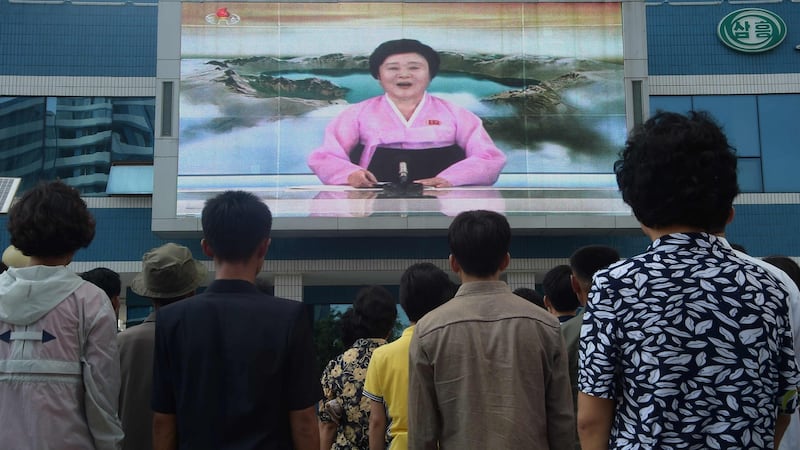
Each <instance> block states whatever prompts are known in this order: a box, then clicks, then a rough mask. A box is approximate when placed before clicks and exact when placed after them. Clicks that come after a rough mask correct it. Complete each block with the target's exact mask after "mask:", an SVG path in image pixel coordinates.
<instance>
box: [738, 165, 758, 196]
mask: <svg viewBox="0 0 800 450" xmlns="http://www.w3.org/2000/svg"><path fill="white" fill-rule="evenodd" d="M737 163H738V165H737V167H736V169H737V170H736V173H737V175H738V178H739V191H740V192H764V178H763V177H762V175H761V173H762V170H763V169H762V167H761V158H739V161H738V162H737Z"/></svg>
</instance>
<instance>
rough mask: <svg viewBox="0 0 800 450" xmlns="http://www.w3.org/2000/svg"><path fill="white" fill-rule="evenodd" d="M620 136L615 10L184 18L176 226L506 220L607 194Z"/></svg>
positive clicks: (477, 8)
mask: <svg viewBox="0 0 800 450" xmlns="http://www.w3.org/2000/svg"><path fill="white" fill-rule="evenodd" d="M418 44H419V45H418ZM376 49H377V50H376ZM430 51H433V54H432V53H431V52H430ZM371 56H372V58H371ZM437 66H438V67H437ZM625 128H626V121H625V98H624V86H623V49H622V11H621V4H620V3H402V2H376V3H364V2H354V3H348V2H340V3H296V2H292V3H251V2H247V3H237V2H217V3H214V2H205V3H190V2H184V3H183V4H182V18H181V80H180V135H179V153H178V203H179V205H178V215H181V214H192V213H193V212H196V211H195V210H196V209H197V202H198V201H200V200H202V199H203V198H205V197H207V196H208V195H209V193H212V192H217V191H221V190H225V189H246V190H251V191H253V192H258V193H260V195H261V196H262V198H264V199H265V201H266V202H267V203H268V204H270V206H271V208H272V210H273V213H274V214H275V215H276V216H278V217H281V216H287V217H305V216H334V217H337V216H354V215H355V216H358V215H370V214H373V213H389V214H391V213H394V212H400V213H408V212H409V211H410V212H419V213H421V214H422V213H430V212H433V213H443V214H447V215H451V214H454V213H457V212H459V210H460V209H462V210H463V209H474V207H475V206H486V208H487V209H495V210H501V211H504V210H508V208H509V207H508V205H507V204H505V203H504V199H507V198H520V197H526V196H527V197H530V196H531V194H530V193H529V192H530V191H542V190H547V189H573V188H585V187H587V186H588V187H592V188H601V189H602V188H609V189H610V188H613V187H614V185H613V175H611V174H612V166H613V162H614V160H615V159H617V155H618V152H619V149H620V148H621V147H622V145H623V143H624V139H625V131H626V130H625ZM587 180H590V181H587ZM447 198H449V199H450V200H452V201H451V202H449V203H448V204H445V203H443V202H442V201H441V200H442V199H447ZM430 199H438V200H440V201H439V202H430V201H429V200H430ZM193 202H195V203H194V206H192V205H193ZM482 202H484V203H485V205H484V204H483V203H482ZM437 205H438V206H437Z"/></svg>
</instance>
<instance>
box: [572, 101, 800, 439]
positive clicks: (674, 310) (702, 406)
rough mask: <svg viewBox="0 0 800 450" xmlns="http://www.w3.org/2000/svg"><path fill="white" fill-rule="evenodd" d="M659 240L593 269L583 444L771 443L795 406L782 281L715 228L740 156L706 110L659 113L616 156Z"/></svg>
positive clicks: (727, 207)
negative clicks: (741, 253)
mask: <svg viewBox="0 0 800 450" xmlns="http://www.w3.org/2000/svg"><path fill="white" fill-rule="evenodd" d="M615 172H616V175H617V182H618V184H619V188H620V191H621V192H622V198H623V200H625V202H626V203H627V204H629V205H630V206H631V208H632V209H633V212H634V214H635V215H636V218H637V219H638V220H639V222H640V223H641V226H642V229H643V230H644V232H645V234H646V235H647V236H648V237H649V238H651V239H652V241H653V243H652V244H651V245H650V247H649V248H648V249H647V251H646V252H645V253H643V254H641V255H638V256H635V257H633V258H630V259H627V260H623V261H620V262H618V263H616V264H613V265H611V266H610V267H609V268H608V269H606V270H603V271H600V272H598V273H597V274H596V275H595V278H594V284H593V286H592V290H591V293H590V296H589V303H588V306H587V310H586V314H585V316H584V323H583V327H582V330H581V338H580V356H579V375H578V388H579V390H580V391H581V392H580V394H579V398H578V431H579V434H580V438H581V445H582V447H583V449H584V450H595V449H607V448H614V449H655V448H682V449H683V448H685V449H715V448H717V449H718V448H725V449H731V448H743V449H767V448H769V449H771V448H775V447H777V445H778V443H779V440H780V438H781V435H782V434H783V432H784V430H785V429H786V425H787V423H788V420H789V417H790V416H789V415H790V414H792V413H793V412H794V410H795V409H796V407H797V398H796V394H797V385H798V382H799V381H800V377H798V372H797V368H796V366H795V360H794V350H793V346H792V334H791V329H790V326H789V317H788V308H787V299H786V293H785V291H784V290H782V289H781V288H780V284H779V282H778V281H777V280H776V279H774V278H773V277H772V276H771V275H769V274H768V273H767V272H766V271H764V270H763V269H762V268H760V267H758V266H756V265H754V264H752V263H751V262H748V261H746V260H743V259H742V258H740V257H738V256H737V255H736V254H735V253H734V252H733V250H731V249H730V247H729V246H727V245H725V244H724V243H723V242H722V241H721V240H720V239H719V238H717V237H716V236H714V235H713V234H714V233H719V232H720V231H721V230H723V229H724V227H725V225H726V224H727V223H728V222H729V221H730V220H731V219H732V218H733V207H732V205H733V199H734V197H735V196H736V195H737V194H738V185H737V179H736V156H735V155H734V153H733V151H732V149H731V147H730V146H729V144H728V141H727V139H726V138H725V135H724V134H723V133H722V131H721V130H720V129H719V127H718V126H717V125H716V124H715V123H714V122H713V121H712V120H711V119H710V118H709V117H708V116H707V115H705V114H699V113H694V112H692V113H690V115H689V116H688V117H687V116H683V115H680V114H674V113H659V114H657V115H656V116H655V117H653V118H651V119H650V120H648V121H647V122H646V123H645V124H644V125H643V126H641V127H639V128H637V129H635V130H634V131H633V132H632V133H631V135H630V136H629V138H628V141H627V143H626V146H625V149H624V150H623V152H622V159H621V160H620V161H618V162H617V164H616V165H615Z"/></svg>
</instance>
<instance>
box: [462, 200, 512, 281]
mask: <svg viewBox="0 0 800 450" xmlns="http://www.w3.org/2000/svg"><path fill="white" fill-rule="evenodd" d="M447 240H448V243H449V245H450V253H451V254H452V255H453V257H454V258H455V259H456V261H458V264H459V265H460V266H461V269H462V270H463V271H464V273H466V274H469V275H474V276H478V277H487V276H490V275H493V274H495V273H497V271H498V270H500V265H501V264H502V262H503V258H505V256H506V254H507V253H508V249H509V246H510V245H511V227H510V226H509V225H508V220H506V218H505V217H504V216H503V215H502V214H498V213H496V212H494V211H486V210H475V211H464V212H462V213H461V214H459V215H457V216H456V218H455V219H453V222H452V223H451V224H450V228H449V229H448V232H447Z"/></svg>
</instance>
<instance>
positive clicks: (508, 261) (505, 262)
mask: <svg viewBox="0 0 800 450" xmlns="http://www.w3.org/2000/svg"><path fill="white" fill-rule="evenodd" d="M509 264H511V253H508V252H506V255H505V256H503V260H502V261H500V267H499V268H498V269H499V271H500V272H502V271H504V270H506V269H507V268H508V265H509Z"/></svg>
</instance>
